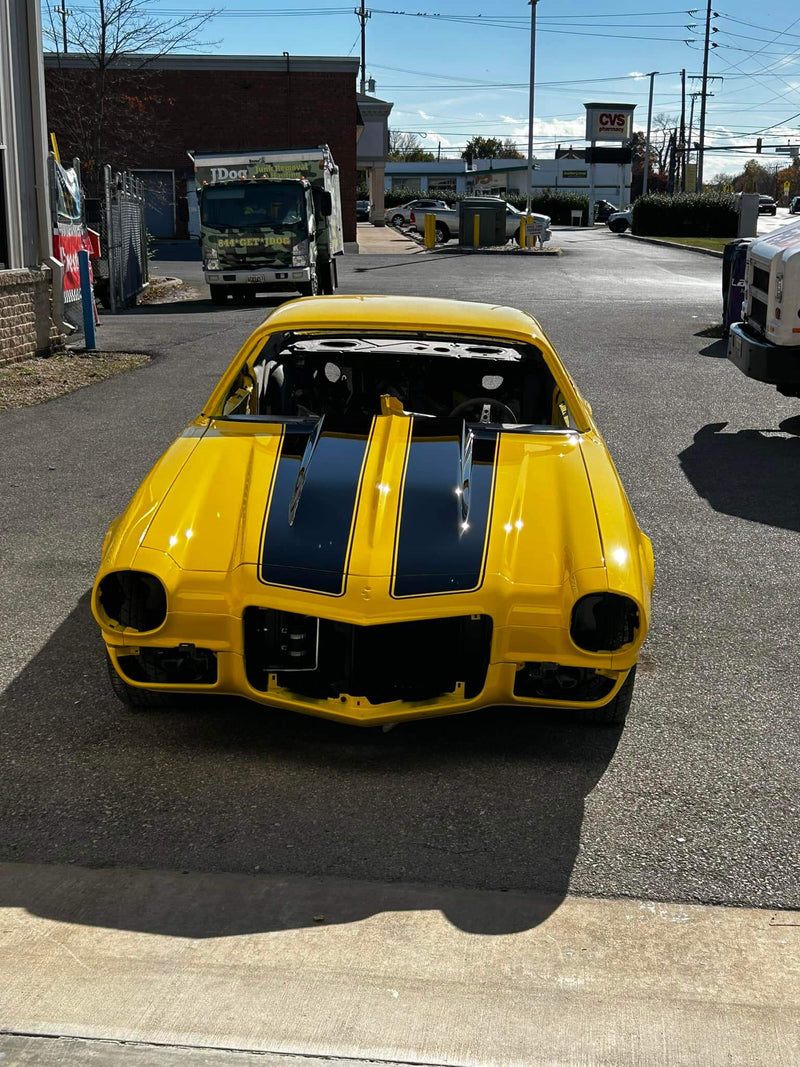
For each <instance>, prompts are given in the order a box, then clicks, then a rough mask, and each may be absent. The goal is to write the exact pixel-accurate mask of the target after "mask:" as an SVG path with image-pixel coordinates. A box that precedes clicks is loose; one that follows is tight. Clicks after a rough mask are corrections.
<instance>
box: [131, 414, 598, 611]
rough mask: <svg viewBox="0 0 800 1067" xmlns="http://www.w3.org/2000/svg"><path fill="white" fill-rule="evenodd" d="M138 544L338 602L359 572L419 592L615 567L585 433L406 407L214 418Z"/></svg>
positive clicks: (192, 566) (397, 591) (553, 580)
mask: <svg viewBox="0 0 800 1067" xmlns="http://www.w3.org/2000/svg"><path fill="white" fill-rule="evenodd" d="M150 514H151V515H152V510H151V513H150ZM129 518H130V519H131V520H132V522H133V523H134V525H136V524H137V519H136V517H135V516H132V517H129ZM138 527H139V529H141V528H142V523H141V522H139V523H138ZM139 543H140V545H141V547H142V548H144V549H147V550H155V551H156V552H160V553H165V554H166V555H167V556H169V557H170V558H171V559H172V560H173V561H174V562H175V563H176V564H177V565H178V566H179V567H180V568H182V569H184V570H191V571H214V572H230V571H232V570H234V569H235V568H238V567H242V566H245V567H251V568H255V576H256V577H257V579H258V581H259V582H260V583H265V584H267V585H278V586H283V587H288V588H297V589H303V590H306V591H311V592H319V593H324V594H327V595H340V594H341V593H342V592H343V591H344V589H345V584H346V581H347V578H348V576H360V577H363V578H367V579H369V578H374V579H387V578H388V579H390V585H391V595H392V596H393V597H407V596H426V595H431V594H435V593H448V592H454V593H455V592H464V591H467V590H471V589H477V588H480V586H481V585H482V583H483V582H484V581H485V580H487V579H488V577H489V576H493V578H494V580H497V581H511V582H514V583H523V584H530V585H536V586H551V587H553V586H561V585H563V583H564V582H565V581H568V580H569V577H570V574H572V573H574V572H576V571H578V570H581V569H585V568H591V567H599V566H602V565H603V557H602V546H601V541H600V536H599V532H598V527H597V518H596V514H595V508H594V503H593V498H592V493H591V488H590V485H589V480H588V476H587V473H586V466H585V463H584V460H583V456H582V450H581V438H580V435H579V434H576V433H572V432H566V431H565V432H564V433H560V432H552V431H551V432H542V433H526V432H502V431H498V430H494V429H492V428H489V427H484V428H480V429H478V428H474V430H473V432H470V430H469V429H468V428H467V427H466V426H465V424H464V423H463V422H462V421H461V420H453V419H430V418H424V417H414V418H408V417H405V416H394V415H392V416H382V417H378V418H375V419H372V420H371V421H370V422H365V424H364V425H363V426H359V427H355V426H353V425H349V426H346V427H345V426H335V425H333V424H331V423H329V422H328V421H327V420H325V421H323V422H322V424H321V425H320V423H319V422H317V421H316V420H310V421H308V422H304V423H303V424H302V425H298V424H286V425H279V424H264V423H253V422H234V421H230V422H225V421H222V420H221V421H219V422H216V423H212V424H211V426H210V427H209V429H208V430H207V431H206V433H205V434H204V436H203V438H202V440H200V441H198V442H197V445H196V447H195V448H194V449H193V450H192V451H191V453H190V455H189V456H188V458H187V459H186V461H185V463H184V464H183V466H182V468H181V470H180V471H179V473H178V474H177V476H176V477H175V479H174V481H173V482H172V484H171V486H170V488H169V489H168V490H167V491H166V493H165V495H164V496H163V498H162V501H161V503H160V506H159V507H158V508H157V510H156V511H155V514H154V515H152V517H151V518H150V519H149V523H148V524H147V526H146V529H145V532H144V535H143V537H142V538H141V540H140V542H139Z"/></svg>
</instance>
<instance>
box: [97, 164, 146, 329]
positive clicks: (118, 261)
mask: <svg viewBox="0 0 800 1067" xmlns="http://www.w3.org/2000/svg"><path fill="white" fill-rule="evenodd" d="M100 216H101V217H100V227H101V228H100V247H101V249H102V251H103V253H104V257H105V259H106V271H107V275H106V276H107V278H108V306H109V307H110V308H111V310H112V311H117V309H118V308H122V307H127V306H128V305H130V304H133V303H134V302H135V300H136V297H137V296H138V294H139V293H141V292H142V290H143V289H144V288H145V287H146V286H147V284H148V283H149V280H150V271H149V264H148V259H147V224H146V219H145V196H144V185H143V183H142V182H141V181H140V180H139V179H138V178H135V177H134V176H133V175H132V174H128V173H122V174H119V173H115V172H113V171H112V170H111V167H109V166H108V164H106V166H105V167H104V168H103V209H102V211H101V213H100ZM100 273H101V275H102V274H103V273H104V272H103V270H102V266H101V270H100Z"/></svg>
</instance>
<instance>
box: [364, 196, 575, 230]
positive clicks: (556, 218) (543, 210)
mask: <svg viewBox="0 0 800 1067" xmlns="http://www.w3.org/2000/svg"><path fill="white" fill-rule="evenodd" d="M473 195H474V194H472V193H453V192H450V191H449V190H447V189H431V190H428V191H427V192H423V191H422V190H420V189H409V188H399V189H390V190H387V191H386V192H385V193H384V203H385V205H386V207H387V208H390V207H397V206H398V204H405V203H407V202H408V201H409V200H417V199H418V198H419V197H425V198H430V199H432V200H444V202H445V203H446V204H448V205H450V206H451V207H455V205H456V204H458V202H459V201H460V200H464V199H466V198H467V196H473ZM504 199H505V200H507V201H508V202H509V204H511V205H512V206H513V207H516V208H519V210H520V211H524V210H525V207H526V204H527V200H526V198H525V197H524V196H508V197H504ZM577 210H580V211H582V212H583V221H584V224H585V222H586V215H587V212H588V210H589V198H588V197H587V196H580V195H579V194H578V193H550V192H546V193H537V194H536V195H535V196H534V197H533V198H532V200H531V211H535V212H537V214H539V215H549V216H550V218H551V220H552V221H553V222H554V223H555V224H556V225H564V226H568V225H569V224H570V222H571V221H572V212H573V211H577Z"/></svg>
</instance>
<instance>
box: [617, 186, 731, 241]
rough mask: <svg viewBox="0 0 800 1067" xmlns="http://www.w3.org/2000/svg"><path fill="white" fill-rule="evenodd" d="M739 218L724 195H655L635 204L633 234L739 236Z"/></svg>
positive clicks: (644, 235) (643, 235)
mask: <svg viewBox="0 0 800 1067" xmlns="http://www.w3.org/2000/svg"><path fill="white" fill-rule="evenodd" d="M738 229H739V216H738V213H737V211H736V201H735V199H734V197H733V196H731V195H728V194H722V193H711V192H706V193H680V194H679V195H677V196H667V195H666V194H664V193H653V194H648V195H647V196H640V197H639V199H638V200H637V201H635V203H634V205H633V226H632V230H633V233H635V234H639V235H640V236H641V237H735V236H736V234H737V232H738Z"/></svg>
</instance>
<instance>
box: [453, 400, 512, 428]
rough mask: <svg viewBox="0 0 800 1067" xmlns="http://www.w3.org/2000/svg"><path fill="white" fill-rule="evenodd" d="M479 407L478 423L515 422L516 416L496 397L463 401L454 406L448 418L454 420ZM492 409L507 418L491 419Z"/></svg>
mask: <svg viewBox="0 0 800 1067" xmlns="http://www.w3.org/2000/svg"><path fill="white" fill-rule="evenodd" d="M479 405H480V407H481V414H480V418H479V419H478V422H513V423H516V421H517V416H516V415H515V414H514V412H513V411H512V410H511V408H510V407H509V406H508V404H504V403H503V401H502V400H498V399H497V398H496V397H493V396H476V397H474V398H473V399H472V400H463V401H462V402H461V403H460V404H456V406H455V407H454V408H453V410H452V411H451V412H450V415H449V418H451V419H456V418H458V416H459V415H463V414H464V413H465V412H467V411H469V410H470V408H474V407H478V406H479ZM492 408H495V409H496V410H498V411H500V412H501V413H502V414H503V415H506V416H507V418H504V419H493V418H492Z"/></svg>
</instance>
